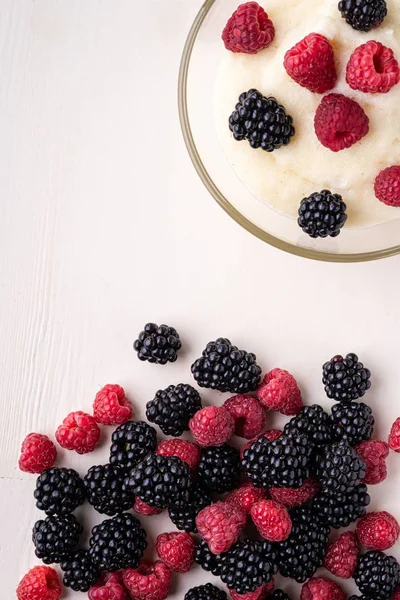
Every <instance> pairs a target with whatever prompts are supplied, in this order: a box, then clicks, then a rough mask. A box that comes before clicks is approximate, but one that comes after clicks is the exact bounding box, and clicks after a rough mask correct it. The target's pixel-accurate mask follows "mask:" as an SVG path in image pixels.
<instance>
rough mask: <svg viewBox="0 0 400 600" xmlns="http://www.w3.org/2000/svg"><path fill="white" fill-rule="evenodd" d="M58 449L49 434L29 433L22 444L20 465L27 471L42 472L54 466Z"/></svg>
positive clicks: (22, 469)
mask: <svg viewBox="0 0 400 600" xmlns="http://www.w3.org/2000/svg"><path fill="white" fill-rule="evenodd" d="M56 457H57V450H56V447H55V445H54V444H53V442H52V441H51V439H50V438H48V437H47V435H42V434H41V433H29V434H28V435H27V436H26V438H25V439H24V441H23V442H22V446H21V454H20V457H19V461H18V466H19V468H20V469H21V471H25V472H26V473H41V472H42V471H44V469H49V468H50V467H52V466H53V464H54V461H55V460H56Z"/></svg>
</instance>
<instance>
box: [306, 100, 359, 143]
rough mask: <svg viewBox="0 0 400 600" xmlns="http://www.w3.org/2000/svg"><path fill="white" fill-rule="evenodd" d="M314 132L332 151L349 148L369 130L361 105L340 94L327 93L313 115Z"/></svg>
mask: <svg viewBox="0 0 400 600" xmlns="http://www.w3.org/2000/svg"><path fill="white" fill-rule="evenodd" d="M314 128H315V133H316V136H317V138H318V139H319V141H320V142H321V144H322V145H323V146H325V147H326V148H329V149H330V150H332V151H333V152H339V150H344V149H345V148H350V146H353V144H355V143H356V142H358V141H359V140H361V139H362V138H363V137H364V136H365V135H367V133H368V131H369V119H368V117H367V115H366V114H365V112H364V111H363V109H362V108H361V106H360V105H359V104H358V103H357V102H355V100H352V99H351V98H348V97H347V96H343V95H342V94H328V95H327V96H325V97H324V98H323V99H322V101H321V104H320V105H319V106H318V108H317V111H316V113H315V117H314Z"/></svg>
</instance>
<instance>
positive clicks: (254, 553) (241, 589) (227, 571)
mask: <svg viewBox="0 0 400 600" xmlns="http://www.w3.org/2000/svg"><path fill="white" fill-rule="evenodd" d="M220 558H221V573H220V577H221V580H222V581H223V583H225V584H226V585H227V586H228V588H229V589H232V590H235V591H236V592H238V593H239V594H245V593H247V592H254V590H255V589H257V588H258V587H260V586H261V585H262V584H263V583H268V582H269V581H271V579H272V577H273V576H274V575H275V573H276V571H277V566H276V551H275V547H274V545H273V544H271V543H270V542H267V541H262V542H261V541H254V540H250V539H245V540H243V541H241V542H238V543H237V544H235V546H233V547H232V548H231V549H230V550H229V551H228V552H225V553H224V554H222V555H221V556H220Z"/></svg>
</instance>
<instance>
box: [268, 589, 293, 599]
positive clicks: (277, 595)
mask: <svg viewBox="0 0 400 600" xmlns="http://www.w3.org/2000/svg"><path fill="white" fill-rule="evenodd" d="M268 600H291V598H290V596H289V594H286V593H285V592H283V591H282V590H275V591H274V592H272V594H270V595H269V596H268Z"/></svg>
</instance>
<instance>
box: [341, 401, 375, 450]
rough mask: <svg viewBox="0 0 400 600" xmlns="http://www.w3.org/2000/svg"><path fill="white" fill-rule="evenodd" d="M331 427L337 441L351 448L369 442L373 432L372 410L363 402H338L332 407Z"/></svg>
mask: <svg viewBox="0 0 400 600" xmlns="http://www.w3.org/2000/svg"><path fill="white" fill-rule="evenodd" d="M331 420H332V426H333V430H334V433H335V436H336V438H337V439H339V440H341V439H343V440H346V441H347V442H348V443H349V444H350V445H351V446H354V445H355V444H358V442H362V441H364V440H369V439H370V438H371V436H372V433H373V431H374V423H375V419H374V416H373V414H372V410H371V408H370V407H369V406H367V405H366V404H364V403H363V402H340V403H339V404H335V405H334V406H333V407H332V415H331Z"/></svg>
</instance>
